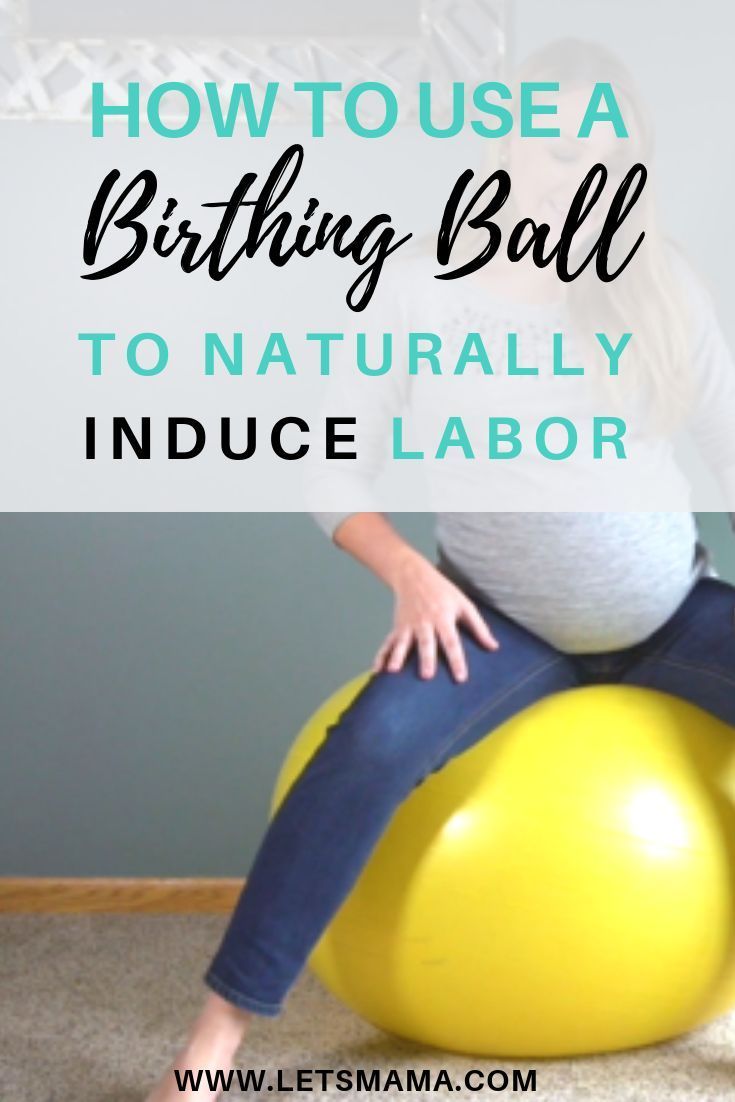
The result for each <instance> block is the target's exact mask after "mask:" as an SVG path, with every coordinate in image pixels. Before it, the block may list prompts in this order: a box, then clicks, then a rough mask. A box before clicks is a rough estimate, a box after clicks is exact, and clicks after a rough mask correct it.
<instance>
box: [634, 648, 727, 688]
mask: <svg viewBox="0 0 735 1102" xmlns="http://www.w3.org/2000/svg"><path fill="white" fill-rule="evenodd" d="M640 664H641V665H646V666H652V665H654V664H655V665H662V666H671V667H672V669H675V670H685V671H687V672H690V673H701V674H705V675H706V676H707V677H712V678H713V679H714V680H716V681H722V682H723V684H725V685H727V686H728V687H729V688H735V677H733V676H731V675H730V674H727V673H724V672H723V671H720V670H713V669H711V668H710V667H709V666H700V665H698V664H697V663H696V662H684V661H681V660H677V659H675V658H666V657H661V655H660V653H659V654H652V655H647V656H646V657H645V658H643V659H641V663H640ZM654 672H655V671H654Z"/></svg>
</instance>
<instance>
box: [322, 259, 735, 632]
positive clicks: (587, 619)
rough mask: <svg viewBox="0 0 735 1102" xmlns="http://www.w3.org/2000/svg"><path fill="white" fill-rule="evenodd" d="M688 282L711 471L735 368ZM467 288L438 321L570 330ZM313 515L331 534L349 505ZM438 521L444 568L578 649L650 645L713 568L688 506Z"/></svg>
mask: <svg viewBox="0 0 735 1102" xmlns="http://www.w3.org/2000/svg"><path fill="white" fill-rule="evenodd" d="M682 278H683V279H684V291H685V294H686V296H687V299H689V300H690V301H691V305H692V307H693V310H694V326H693V332H694V337H693V340H692V356H693V360H694V361H695V363H694V366H695V368H696V376H697V380H698V385H699V392H700V403H699V407H698V410H697V413H698V424H699V426H700V428H701V430H702V438H703V450H707V449H708V457H707V458H708V461H709V463H710V465H711V467H712V469H717V470H721V469H722V467H723V465H726V464H727V462H728V457H729V456H730V454H731V444H732V426H731V424H730V422H729V419H728V417H727V414H726V412H724V411H726V410H729V409H730V408H731V406H730V404H728V403H729V402H730V401H731V395H732V390H733V386H735V370H734V368H733V363H732V359H731V357H730V354H729V350H728V349H727V348H726V345H725V342H724V340H723V338H722V334H721V332H720V330H719V328H718V325H717V322H716V318H715V314H714V311H713V310H712V308H711V306H710V304H709V302H708V300H707V298H706V296H705V295H704V293H703V292H701V291H700V290H699V289H698V287H697V285H696V284H695V282H694V281H693V280H692V279H691V277H689V276H685V274H684V272H683V271H682ZM404 282H405V283H407V284H409V285H410V282H411V281H410V280H405V281H404ZM463 295H466V298H467V311H469V312H468V313H467V316H466V317H465V316H464V314H460V315H459V316H458V317H457V318H455V317H454V315H453V314H452V313H451V311H450V310H449V308H447V316H446V317H442V318H440V319H436V320H437V324H438V323H439V321H441V326H440V328H441V329H442V331H445V330H447V331H448V329H449V327H450V325H451V324H455V323H456V324H457V325H461V326H464V327H465V328H468V327H469V328H471V329H477V330H480V329H481V328H483V327H484V328H489V327H492V326H495V327H497V326H499V325H501V324H504V325H505V326H506V328H507V325H508V324H509V322H508V321H507V320H504V318H503V314H504V313H508V312H511V313H512V315H513V317H512V321H513V323H514V326H515V328H516V330H518V332H523V333H524V334H525V335H526V336H527V337H528V339H529V340H530V341H531V342H532V341H533V339H534V332H535V330H536V326H537V323H538V322H539V316H540V315H542V316H543V317H544V319H545V320H544V326H545V328H546V329H548V328H549V327H550V326H551V327H552V328H559V329H561V328H563V326H562V323H561V321H560V320H559V319H557V318H556V315H555V310H554V309H549V308H539V307H532V306H525V305H523V304H514V305H513V306H512V308H511V307H509V306H508V307H506V306H503V307H502V308H501V307H500V306H499V305H497V306H496V305H494V304H493V302H492V300H491V299H490V297H489V296H487V295H485V294H484V293H483V294H482V295H481V296H479V297H478V295H477V294H474V295H472V296H470V294H469V291H467V292H464V291H463V292H462V294H461V295H459V300H458V301H460V302H461V301H463ZM470 298H471V302H472V310H474V311H475V312H474V313H473V312H472V310H471V309H470ZM444 299H446V300H447V302H448V301H449V296H446V295H445V296H444ZM444 299H443V300H442V301H444ZM452 301H453V302H454V300H452ZM455 305H456V303H455ZM480 308H481V309H480ZM452 309H454V306H453V307H452ZM417 310H418V308H417ZM478 311H480V312H479V313H478ZM552 320H553V326H552ZM723 396H726V397H727V403H726V402H725V401H724V400H723ZM723 457H724V458H723ZM336 477H337V475H335V478H336ZM340 477H343V478H348V479H349V478H350V472H349V470H348V469H344V470H340ZM350 485H353V486H354V493H353V492H352V490H351V491H350V493H349V494H348V495H343V497H342V500H343V501H345V503H346V504H347V505H352V512H358V511H361V510H371V509H373V508H374V507H373V506H371V504H370V498H369V495H368V494H366V491H365V485H364V483H363V482H361V481H360V479H359V478H358V477H357V475H355V476H354V477H353V482H352V483H351V484H350ZM601 501H604V496H601ZM334 508H341V505H335V506H334ZM313 515H314V517H315V518H316V520H317V522H318V523H319V524H320V525H321V527H322V528H323V529H324V531H325V532H327V533H328V534H330V535H331V534H332V533H333V532H334V531H335V529H336V528H337V526H338V525H339V523H340V522H341V521H342V520H343V519H344V518H345V517H346V516H349V515H350V513H349V512H344V511H342V512H315V513H313ZM436 517H437V521H436V535H437V542H438V544H439V549H440V552H441V554H442V555H443V558H444V560H445V569H446V571H447V572H448V573H450V574H451V575H452V576H453V577H454V578H455V579H456V580H457V581H459V582H460V583H461V584H462V585H463V587H464V588H465V589H467V590H468V591H470V592H472V593H473V594H474V595H475V596H476V597H477V598H478V599H481V600H484V601H487V602H489V603H491V604H494V605H495V606H496V607H497V608H498V609H500V610H501V611H502V612H504V613H505V614H506V615H508V616H511V617H512V618H513V619H515V620H516V621H518V622H519V623H521V624H523V625H524V626H525V627H527V628H529V629H530V630H531V631H533V632H535V633H536V634H537V635H539V636H541V637H542V638H544V639H546V640H547V641H549V642H550V643H552V644H553V645H555V646H556V647H558V648H559V649H560V650H564V651H567V652H570V653H585V652H587V653H592V652H601V651H607V650H616V649H620V648H622V647H627V646H631V645H633V644H634V643H637V642H640V641H642V640H643V639H645V638H647V637H648V636H649V635H651V634H652V633H653V632H654V631H656V629H657V628H659V627H661V626H662V625H663V624H664V623H665V622H666V620H668V619H669V618H670V616H671V615H672V614H673V613H674V611H675V610H676V609H677V607H678V606H679V605H680V604H681V602H682V601H683V600H684V599H685V597H686V596H687V594H688V593H689V592H690V590H691V588H692V586H693V585H694V584H695V582H696V581H697V579H698V578H699V577H701V576H702V575H703V574H706V573H713V571H712V567H711V565H710V561H709V556H708V555H707V552H706V551H705V550H704V549H703V548H702V547H701V546H700V544H699V542H698V538H697V528H696V522H695V519H694V516H693V514H692V513H691V512H554V513H549V512H523V513H521V512H502V511H495V512H437V513H436Z"/></svg>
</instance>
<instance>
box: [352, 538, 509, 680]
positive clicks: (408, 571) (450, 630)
mask: <svg viewBox="0 0 735 1102" xmlns="http://www.w3.org/2000/svg"><path fill="white" fill-rule="evenodd" d="M393 591H394V593H395V597H396V603H395V614H394V621H393V630H392V631H391V633H390V634H389V635H388V637H387V638H386V640H385V642H384V643H383V645H382V646H381V648H380V650H379V651H378V653H377V655H376V656H375V662H374V663H373V670H374V671H376V672H377V671H378V670H387V671H389V672H391V673H393V672H396V671H398V670H400V669H402V668H403V665H404V663H405V661H406V658H407V657H408V655H409V654H410V652H411V650H412V649H413V647H414V646H415V647H417V648H418V658H419V673H420V675H421V677H425V678H431V677H433V676H434V674H435V673H436V669H437V661H438V652H439V648H441V650H443V652H444V654H445V656H446V659H447V662H448V663H449V668H450V670H451V672H452V675H453V676H454V678H455V680H456V681H466V680H467V678H468V671H467V659H466V656H465V653H464V647H463V645H462V639H461V637H460V634H459V630H458V625H459V624H460V623H462V624H464V625H465V626H466V627H467V628H469V630H470V631H471V632H472V634H473V635H474V637H475V638H476V639H477V641H478V643H480V644H481V645H482V646H484V647H486V648H487V649H488V650H497V649H498V646H499V644H498V641H497V640H496V639H495V637H494V635H493V634H492V632H491V631H490V629H489V628H488V626H487V624H486V623H485V621H484V620H483V618H482V616H481V615H480V613H479V612H478V610H477V607H476V606H475V605H474V604H473V603H472V601H471V600H470V599H469V598H468V597H467V596H465V594H464V593H463V592H462V590H461V589H458V588H457V586H456V585H454V584H453V583H452V582H450V581H449V580H448V579H447V578H445V577H444V575H443V574H442V573H440V571H439V570H437V569H436V567H435V566H433V565H432V564H431V563H430V562H428V561H427V560H426V559H424V558H423V557H422V556H420V555H418V554H411V555H409V556H407V557H406V560H405V562H404V563H403V564H402V566H401V568H400V569H399V570H397V571H396V576H395V579H394V582H393Z"/></svg>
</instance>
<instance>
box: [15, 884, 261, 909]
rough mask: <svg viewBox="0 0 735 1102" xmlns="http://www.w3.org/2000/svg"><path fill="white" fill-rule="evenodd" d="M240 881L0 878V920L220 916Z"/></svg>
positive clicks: (236, 892)
mask: <svg viewBox="0 0 735 1102" xmlns="http://www.w3.org/2000/svg"><path fill="white" fill-rule="evenodd" d="M242 886H243V881H242V880H229V879H206V880H205V879H165V880H162V879H155V878H143V879H140V878H122V879H121V878H109V877H90V878H82V879H79V878H66V877H64V878H53V877H40V878H35V877H0V914H226V913H228V912H229V911H231V910H232V907H233V906H234V904H235V902H236V900H237V897H238V895H239V894H240V891H241V889H242Z"/></svg>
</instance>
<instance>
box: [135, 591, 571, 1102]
mask: <svg viewBox="0 0 735 1102" xmlns="http://www.w3.org/2000/svg"><path fill="white" fill-rule="evenodd" d="M481 611H482V613H483V615H484V616H485V617H486V618H487V620H488V623H489V625H490V628H491V630H492V632H493V634H494V635H495V637H496V638H497V639H498V641H499V643H500V649H499V650H498V651H495V652H490V651H487V650H485V649H484V648H483V647H481V646H480V645H479V644H477V643H476V642H475V641H474V639H473V638H472V637H471V636H469V635H468V634H464V635H463V641H464V645H465V651H466V655H467V662H468V669H469V680H468V681H466V682H464V683H458V682H455V681H454V680H453V678H452V677H451V675H450V674H449V672H448V670H447V668H446V666H445V665H444V664H443V663H441V664H440V666H439V670H438V672H437V674H436V676H435V677H434V678H432V679H431V680H422V679H420V678H419V676H418V672H417V667H416V662H415V659H414V658H411V659H410V660H409V662H408V663H407V666H406V668H405V669H404V670H402V671H401V672H400V673H380V674H378V675H376V676H374V677H373V678H372V679H371V680H370V682H369V683H368V685H367V686H366V687H365V688H364V689H363V691H362V692H361V693H360V695H359V696H358V698H357V699H356V700H355V701H354V702H353V704H351V705H350V707H349V708H348V709H347V710H346V711H345V713H344V714H343V715H342V716H341V717H340V720H339V722H338V723H336V724H335V725H334V726H333V727H332V728H331V729H330V730H329V731H328V733H327V737H326V740H325V741H324V743H323V744H322V746H321V747H320V748H319V749H318V750H317V751H316V753H315V754H314V755H313V756H312V758H311V759H310V761H309V762H308V763H307V764H306V766H305V767H304V769H303V770H302V772H301V774H300V775H299V777H298V778H297V779H296V781H295V782H294V784H293V785H292V787H291V789H290V790H289V792H288V794H287V796H286V798H285V799H284V801H283V803H282V804H281V806H280V808H279V809H278V811H277V812H276V814H275V816H274V818H273V819H272V820H271V822H270V824H269V826H268V828H267V830H266V832H265V835H264V837H263V840H262V842H261V845H260V847H259V849H258V852H257V854H256V856H255V859H254V861H253V863H252V865H251V868H250V871H249V874H248V878H247V882H246V884H245V887H244V889H243V891H242V894H241V896H240V899H239V901H238V903H237V906H236V908H235V910H234V913H233V915H232V918H231V920H230V922H229V924H228V927H227V930H226V932H225V935H224V937H223V939H222V942H221V944H220V946H219V949H218V950H217V953H216V954H215V956H214V959H213V960H212V962H211V964H210V966H209V969H208V971H207V974H206V980H207V983H208V985H209V987H210V988H211V989H212V990H211V991H210V993H209V995H208V997H207V999H206V1001H205V1004H204V1007H203V1009H202V1012H201V1014H200V1016H199V1018H198V1019H197V1021H196V1022H195V1024H194V1027H193V1029H192V1031H191V1033H190V1036H189V1039H188V1041H187V1044H186V1046H185V1048H184V1049H183V1051H182V1052H181V1053H179V1056H178V1057H177V1059H176V1061H175V1062H174V1065H173V1067H172V1069H171V1070H170V1071H169V1072H168V1074H167V1075H166V1077H165V1079H164V1080H163V1081H162V1082H161V1083H160V1084H159V1086H158V1087H157V1089H156V1090H155V1091H154V1093H153V1094H152V1095H151V1096H150V1099H149V1102H174V1100H175V1099H183V1098H187V1097H192V1098H194V1097H196V1098H198V1099H203V1100H213V1099H216V1098H218V1097H219V1095H220V1089H217V1088H216V1087H215V1088H213V1089H211V1090H210V1089H207V1088H206V1086H205V1085H203V1086H202V1087H201V1088H200V1089H199V1090H197V1091H191V1092H189V1093H182V1092H181V1091H179V1088H178V1086H177V1082H176V1078H175V1075H176V1071H177V1070H178V1071H179V1073H180V1074H181V1072H183V1071H185V1070H186V1069H187V1068H188V1069H200V1068H209V1069H212V1070H215V1069H218V1068H219V1069H222V1070H227V1069H228V1068H230V1067H231V1066H232V1062H233V1061H234V1058H235V1054H236V1052H237V1049H238V1047H239V1043H240V1041H241V1040H242V1037H243V1035H244V1033H245V1028H246V1024H247V1019H248V1017H249V1016H250V1014H251V1013H259V1014H264V1015H266V1016H274V1015H276V1014H278V1013H279V1012H280V1010H281V1007H282V1004H283V1000H284V997H285V996H286V994H287V992H288V990H289V988H290V987H291V986H292V984H293V983H294V981H295V980H296V979H297V977H298V975H299V973H300V971H301V969H302V967H303V965H304V964H305V962H306V959H307V957H308V956H309V953H310V952H311V949H312V948H313V946H314V945H315V944H316V942H317V941H318V939H319V937H320V936H321V934H322V932H323V930H324V928H325V927H326V925H327V924H328V922H329V921H330V919H331V918H332V916H333V915H334V913H335V912H336V911H337V909H338V908H339V906H340V904H341V903H342V901H343V900H344V899H345V898H346V896H347V895H348V893H349V891H350V889H351V887H352V885H353V884H354V882H355V880H356V879H357V877H358V875H359V873H360V871H361V869H362V868H363V866H364V865H365V863H366V861H367V859H368V857H369V856H370V853H371V852H372V850H373V848H374V847H375V845H376V843H377V842H378V839H379V838H380V836H381V835H382V833H383V832H384V830H385V828H386V826H387V825H388V822H389V821H390V819H391V817H392V815H393V813H394V812H395V811H396V809H397V807H398V805H399V804H400V803H401V801H402V800H403V799H404V798H405V797H406V796H407V795H408V794H409V793H410V792H411V790H412V789H413V788H414V787H415V786H416V785H418V784H420V783H421V782H422V780H423V779H424V778H425V777H426V776H427V774H429V773H431V772H434V771H435V770H437V769H439V768H441V767H442V765H443V764H444V763H445V762H447V761H448V760H449V759H450V758H451V757H453V756H455V755H456V754H459V753H461V752H462V751H463V750H466V749H468V748H469V747H470V746H472V745H473V744H474V743H475V742H477V741H478V740H479V739H481V738H482V737H484V736H485V735H486V734H487V733H488V732H489V731H491V730H492V729H494V728H495V727H497V726H498V725H499V724H501V723H502V722H503V721H504V720H505V719H507V718H509V717H510V716H511V715H513V714H514V713H515V712H517V711H519V710H520V709H522V708H524V707H526V706H527V705H530V704H532V703H533V702H534V701H536V700H539V699H540V698H541V697H543V696H546V695H548V694H549V693H552V692H556V691H559V690H562V689H566V688H572V687H574V686H575V685H577V684H579V674H578V673H577V669H576V667H575V666H574V665H573V663H572V662H571V660H570V659H569V658H568V657H566V656H565V655H562V654H560V653H559V652H558V651H556V650H554V649H553V648H552V647H550V646H549V645H548V644H546V643H544V642H542V641H541V640H540V639H538V638H537V637H536V636H534V635H532V634H530V633H529V632H527V631H525V630H524V629H523V628H521V627H519V626H518V625H516V624H514V623H513V622H512V621H509V620H507V619H506V618H505V617H503V616H501V615H499V614H496V613H494V612H492V611H491V610H490V609H487V608H484V607H483V608H482V609H481Z"/></svg>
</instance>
